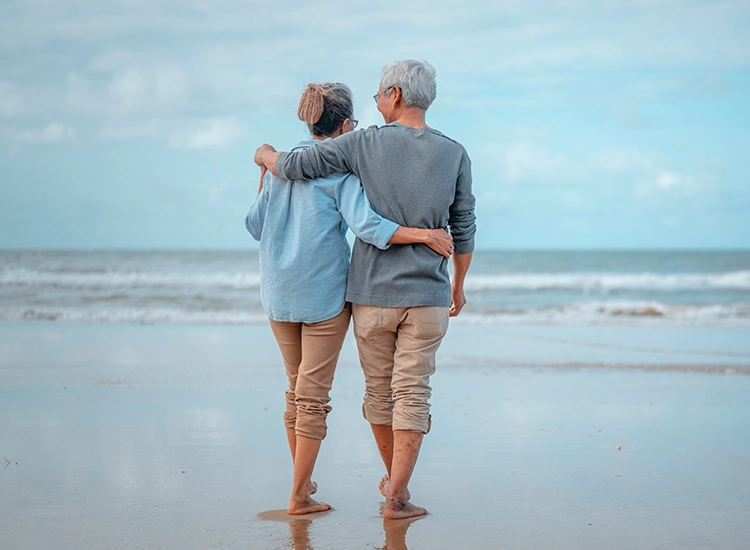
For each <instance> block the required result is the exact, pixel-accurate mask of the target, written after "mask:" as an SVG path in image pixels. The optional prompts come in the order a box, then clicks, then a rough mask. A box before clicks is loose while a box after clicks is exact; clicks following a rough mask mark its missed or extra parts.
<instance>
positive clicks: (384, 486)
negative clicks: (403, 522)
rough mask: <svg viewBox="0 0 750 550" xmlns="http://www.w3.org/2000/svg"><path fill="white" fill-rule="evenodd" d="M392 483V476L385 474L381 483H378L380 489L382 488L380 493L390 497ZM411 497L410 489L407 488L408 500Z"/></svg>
mask: <svg viewBox="0 0 750 550" xmlns="http://www.w3.org/2000/svg"><path fill="white" fill-rule="evenodd" d="M389 483H390V478H389V477H388V474H385V475H384V476H383V477H382V478H381V479H380V483H378V489H380V494H381V495H383V496H384V497H385V498H388V485H389ZM410 498H411V493H410V492H409V489H407V490H406V500H409V499H410Z"/></svg>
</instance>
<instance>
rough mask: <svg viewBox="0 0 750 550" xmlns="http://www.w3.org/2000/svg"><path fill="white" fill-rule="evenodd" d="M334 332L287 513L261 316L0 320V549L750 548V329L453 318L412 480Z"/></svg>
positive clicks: (269, 348) (273, 381) (285, 464)
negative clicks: (396, 496)
mask: <svg viewBox="0 0 750 550" xmlns="http://www.w3.org/2000/svg"><path fill="white" fill-rule="evenodd" d="M362 386H363V382H362V374H361V371H360V370H359V367H358V365H357V358H356V349H355V347H354V343H353V340H352V338H351V335H350V337H349V338H348V339H347V341H346V343H345V347H344V351H343V353H342V357H341V362H340V366H339V369H338V371H337V375H336V380H335V382H334V389H333V393H332V396H333V401H332V405H333V407H334V410H333V413H332V414H331V415H330V417H329V437H328V438H327V439H326V440H325V441H324V443H323V447H322V451H321V454H320V457H319V460H318V466H317V468H316V473H315V476H314V477H315V479H316V481H317V482H318V483H319V485H320V490H319V493H318V497H319V498H320V499H322V500H324V501H326V502H328V503H330V504H331V505H333V507H334V509H333V510H332V511H330V512H327V513H323V514H316V515H314V516H311V517H301V518H300V517H296V518H292V517H289V516H287V515H286V514H285V512H284V509H285V508H286V504H287V499H288V496H289V489H290V482H291V460H290V458H289V456H288V449H287V447H286V441H285V436H284V431H283V426H282V423H281V414H282V410H283V391H284V387H285V378H284V375H283V369H282V368H281V365H280V359H279V354H278V350H277V348H276V345H275V342H274V340H273V337H272V335H271V332H270V330H269V329H268V327H266V326H131V325H54V324H30V325H3V326H1V327H0V419H1V423H0V548H2V549H3V550H15V549H19V550H20V549H23V550H34V549H52V548H54V549H61V550H62V549H69V548H70V549H72V548H77V549H81V548H82V549H113V548H123V549H124V548H127V549H133V548H148V549H151V548H164V549H192V548H196V549H197V548H201V549H203V548H243V549H285V548H294V549H295V550H296V549H315V550H321V549H349V548H352V549H355V548H356V549H358V548H368V549H373V548H388V549H390V550H397V549H404V548H409V549H410V550H419V549H466V548H471V549H485V548H486V549H495V548H512V549H538V548H543V547H552V548H556V549H587V548H592V549H593V548H597V549H599V548H607V549H633V548H638V549H641V548H721V549H746V548H750V329H748V328H747V327H734V328H733V327H725V328H720V327H717V328H705V327H704V328H691V327H633V326H631V327H628V326H609V327H595V326H581V327H572V326H568V327H562V326H558V327H555V326H518V327H511V326H487V325H477V326H471V325H461V324H457V325H455V326H451V328H450V330H449V334H448V336H447V337H446V340H445V342H444V344H443V347H442V348H441V350H440V353H439V355H438V371H437V374H436V375H435V376H434V378H433V389H434V391H433V399H432V403H433V407H432V414H433V428H432V432H431V433H430V434H429V435H428V436H426V437H425V440H424V444H423V447H422V452H421V455H420V459H419V463H418V465H417V469H416V472H415V475H414V477H413V479H412V483H411V486H410V489H411V492H412V495H413V501H414V502H415V503H417V504H419V505H422V506H425V507H426V508H427V509H428V510H429V515H428V516H426V517H424V518H421V519H417V520H416V521H384V520H383V519H382V517H381V516H380V515H379V506H380V504H381V502H382V500H383V499H382V497H381V496H380V494H379V493H378V490H377V483H378V480H379V479H380V477H381V475H382V474H383V467H382V465H381V463H380V460H379V458H378V455H377V450H376V448H375V445H374V443H373V441H372V437H371V435H370V433H369V429H368V426H367V423H366V422H365V421H364V420H363V418H362V416H361V400H362Z"/></svg>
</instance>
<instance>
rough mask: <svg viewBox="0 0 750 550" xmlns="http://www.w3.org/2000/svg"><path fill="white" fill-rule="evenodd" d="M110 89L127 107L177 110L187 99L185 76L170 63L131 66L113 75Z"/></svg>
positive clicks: (137, 109) (145, 109)
mask: <svg viewBox="0 0 750 550" xmlns="http://www.w3.org/2000/svg"><path fill="white" fill-rule="evenodd" d="M109 91H110V93H111V94H112V95H113V96H114V98H115V99H116V104H117V105H118V106H120V107H122V108H124V109H125V110H127V111H138V112H144V111H152V110H153V111H160V112H163V111H164V110H165V109H167V110H176V109H179V108H180V107H181V106H182V105H184V103H185V101H186V99H187V97H186V95H187V78H186V76H185V74H184V73H182V71H180V70H177V69H174V68H170V67H162V68H151V69H143V68H140V67H130V68H128V69H126V70H124V71H118V72H116V73H115V74H114V75H112V79H111V82H110V84H109Z"/></svg>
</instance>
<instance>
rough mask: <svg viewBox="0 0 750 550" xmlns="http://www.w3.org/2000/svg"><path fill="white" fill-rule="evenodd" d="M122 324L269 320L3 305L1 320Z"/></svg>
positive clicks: (250, 315)
mask: <svg viewBox="0 0 750 550" xmlns="http://www.w3.org/2000/svg"><path fill="white" fill-rule="evenodd" d="M40 321H41V322H57V323H115V324H116V323H122V324H160V325H161V324H164V325H257V324H263V323H267V322H268V318H267V317H266V315H265V314H264V313H263V312H262V311H261V312H247V311H242V310H214V311H211V310H186V309H176V308H175V309H169V308H153V309H137V308H106V309H87V308H77V307H70V308H60V307H31V308H24V307H0V322H11V323H19V322H40Z"/></svg>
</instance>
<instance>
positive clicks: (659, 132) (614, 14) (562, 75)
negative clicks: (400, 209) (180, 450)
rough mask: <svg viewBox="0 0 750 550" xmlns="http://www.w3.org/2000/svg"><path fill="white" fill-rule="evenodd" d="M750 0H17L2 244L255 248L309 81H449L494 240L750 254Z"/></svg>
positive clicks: (489, 243)
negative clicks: (407, 62) (270, 171)
mask: <svg viewBox="0 0 750 550" xmlns="http://www.w3.org/2000/svg"><path fill="white" fill-rule="evenodd" d="M748 28H750V3H748V2H747V1H746V0H731V1H721V0H718V1H705V2H701V1H695V0H639V1H625V0H623V1H612V0H557V1H529V2H518V1H517V0H514V1H504V0H491V1H490V0H484V1H474V0H466V1H464V2H461V3H456V2H447V1H443V0H432V1H414V0H402V1H400V2H378V1H376V0H368V1H360V0H345V1H326V0H319V1H317V2H299V1H287V0H275V1H274V2H258V1H244V2H229V1H225V0H211V1H208V0H180V1H177V0H120V1H107V0H66V1H64V2H63V1H60V0H27V1H17V0H0V248H6V249H23V248H33V249H252V248H256V244H255V243H254V241H252V238H251V237H250V236H249V234H247V232H246V231H245V228H244V217H245V214H246V212H247V209H248V207H249V205H250V204H251V203H252V200H253V198H254V196H255V192H256V189H257V181H258V175H259V172H258V169H257V167H256V166H255V165H254V164H253V160H252V158H253V153H254V151H255V149H256V147H258V146H259V145H260V144H262V143H264V142H268V143H271V144H272V145H274V146H275V147H276V148H277V149H279V150H288V149H289V148H291V147H292V146H294V144H295V143H297V142H298V141H300V140H302V139H305V138H306V137H307V133H306V132H307V130H306V127H305V125H304V124H303V123H302V122H300V121H299V120H298V119H297V116H296V110H297V103H298V101H299V97H300V94H301V92H302V91H303V90H304V89H305V87H306V85H307V83H308V82H313V81H315V82H326V81H342V82H345V83H347V84H349V86H350V87H351V88H352V90H353V92H354V99H355V116H356V117H357V118H358V119H359V120H360V126H368V125H371V124H382V118H381V117H380V115H379V113H378V112H377V110H376V109H375V104H374V102H373V100H372V98H371V96H372V94H374V93H375V92H376V91H377V89H378V83H379V80H380V72H381V70H382V67H383V66H384V65H385V64H386V63H388V62H390V61H392V60H396V59H407V58H413V59H420V60H427V61H429V62H430V63H432V64H433V65H434V66H435V68H436V70H437V89H438V93H437V99H436V100H435V102H434V103H433V105H432V106H431V107H430V109H429V111H428V113H427V122H428V124H430V125H431V126H432V127H434V128H437V129H438V130H440V131H442V132H443V133H445V134H447V135H449V136H450V137H452V138H454V139H456V140H457V141H459V142H461V143H462V144H463V145H464V146H465V147H466V149H467V151H468V153H469V156H470V157H471V159H472V165H473V178H474V193H475V195H476V197H477V211H476V212H477V224H478V233H477V247H478V248H480V249H561V248H563V249H618V248H619V249H651V248H698V249H703V248H744V249H748V248H750V153H749V152H750V32H748Z"/></svg>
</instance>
